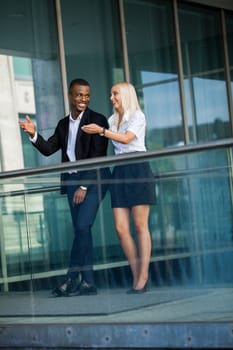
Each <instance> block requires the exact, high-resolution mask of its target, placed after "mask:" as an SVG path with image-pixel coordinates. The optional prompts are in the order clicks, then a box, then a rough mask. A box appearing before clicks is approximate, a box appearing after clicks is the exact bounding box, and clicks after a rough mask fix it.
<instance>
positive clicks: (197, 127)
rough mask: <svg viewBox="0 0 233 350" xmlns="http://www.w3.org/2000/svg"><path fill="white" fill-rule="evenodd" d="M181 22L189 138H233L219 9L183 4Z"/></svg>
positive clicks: (209, 139)
mask: <svg viewBox="0 0 233 350" xmlns="http://www.w3.org/2000/svg"><path fill="white" fill-rule="evenodd" d="M179 21H180V35H181V45H182V58H183V64H184V66H183V69H184V76H185V81H184V86H185V95H186V105H187V118H188V126H189V136H190V141H191V142H194V143H196V142H205V141H212V140H216V139H223V138H228V137H231V131H230V130H231V128H230V121H229V111H228V102H227V93H226V83H225V71H224V59H223V57H224V56H223V39H222V34H221V22H220V12H219V11H218V10H214V9H208V8H207V9H206V8H199V7H196V6H192V5H186V4H180V5H179Z"/></svg>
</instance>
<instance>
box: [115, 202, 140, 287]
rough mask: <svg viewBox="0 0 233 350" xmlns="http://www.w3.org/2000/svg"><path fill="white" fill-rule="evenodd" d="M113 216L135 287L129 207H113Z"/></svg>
mask: <svg viewBox="0 0 233 350" xmlns="http://www.w3.org/2000/svg"><path fill="white" fill-rule="evenodd" d="M113 216H114V221H115V228H116V232H117V235H118V238H119V240H120V243H121V247H122V249H123V252H124V254H125V256H126V257H127V259H128V262H129V265H130V268H131V271H132V274H133V287H135V286H136V285H137V283H138V261H137V250H136V245H135V243H134V240H133V238H132V236H131V232H130V209H129V208H113Z"/></svg>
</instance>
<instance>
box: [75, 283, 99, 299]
mask: <svg viewBox="0 0 233 350" xmlns="http://www.w3.org/2000/svg"><path fill="white" fill-rule="evenodd" d="M96 294H97V288H96V286H94V285H93V284H89V283H87V282H84V281H83V282H81V283H80V285H79V286H78V287H77V288H76V290H75V291H74V292H72V293H70V296H79V295H96Z"/></svg>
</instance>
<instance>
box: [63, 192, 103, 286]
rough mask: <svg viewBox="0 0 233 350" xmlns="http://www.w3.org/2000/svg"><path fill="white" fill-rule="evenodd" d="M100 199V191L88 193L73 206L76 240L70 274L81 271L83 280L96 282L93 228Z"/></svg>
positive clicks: (72, 252)
mask: <svg viewBox="0 0 233 350" xmlns="http://www.w3.org/2000/svg"><path fill="white" fill-rule="evenodd" d="M99 204H100V201H99V196H98V193H95V192H94V193H92V192H90V193H87V195H86V198H85V200H84V202H83V203H81V204H78V205H75V206H72V208H71V210H72V217H73V218H74V220H73V222H74V240H73V245H72V249H71V254H70V265H69V267H70V268H69V272H68V275H70V277H71V278H72V275H75V274H77V272H81V275H82V280H85V281H86V282H87V283H89V284H94V276H93V244H92V233H91V228H92V225H93V223H94V220H95V218H96V214H97V210H98V207H99Z"/></svg>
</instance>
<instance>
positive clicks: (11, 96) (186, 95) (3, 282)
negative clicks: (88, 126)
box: [0, 0, 233, 348]
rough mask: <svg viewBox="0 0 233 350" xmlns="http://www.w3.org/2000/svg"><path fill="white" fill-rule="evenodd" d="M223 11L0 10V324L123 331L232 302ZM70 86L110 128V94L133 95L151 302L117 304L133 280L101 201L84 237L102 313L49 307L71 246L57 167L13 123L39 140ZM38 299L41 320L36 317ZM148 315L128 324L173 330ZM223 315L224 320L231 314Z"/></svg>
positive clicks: (163, 0) (136, 6) (228, 31)
mask: <svg viewBox="0 0 233 350" xmlns="http://www.w3.org/2000/svg"><path fill="white" fill-rule="evenodd" d="M207 2H208V1H207ZM215 2H218V1H217V0H216V1H215ZM229 7H230V8H229ZM229 7H228V8H227V9H225V8H224V7H223V8H222V7H221V1H219V6H216V5H215V6H207V4H206V1H203V4H200V2H199V1H193V2H192V1H182V0H174V1H170V0H153V1H152V0H119V1H118V0H87V1H85V2H84V1H80V0H57V1H51V0H40V1H37V0H20V1H16V0H8V1H7V2H1V3H0V32H1V33H5V34H4V35H2V36H1V38H0V208H1V215H0V249H1V253H0V254H1V255H0V256H1V264H0V290H1V297H2V299H1V300H0V318H1V317H7V316H10V317H12V316H25V317H26V316H28V315H29V316H32V315H33V317H36V316H47V315H49V316H56V317H58V318H59V317H60V316H70V315H74V316H78V317H88V318H86V319H85V318H84V319H79V321H80V322H84V323H85V322H87V320H88V321H90V320H93V319H91V317H92V316H93V315H94V316H98V317H101V316H103V315H107V316H109V315H110V314H111V313H112V314H114V313H115V314H117V313H118V314H119V315H120V314H121V313H122V315H123V318H124V317H125V319H124V320H126V322H127V320H128V319H127V314H124V312H125V311H126V312H128V311H132V310H134V311H135V310H138V308H140V310H141V308H144V307H145V308H146V307H148V308H149V307H150V306H154V305H155V304H156V303H155V301H154V300H155V299H156V300H159V302H161V303H163V302H170V301H171V302H174V301H176V300H187V298H191V299H192V298H194V297H195V296H197V295H198V296H200V294H201V295H202V294H203V293H204V294H205V293H206V290H207V289H208V288H210V287H211V288H218V289H219V290H220V288H221V287H222V286H224V287H225V288H232V284H233V280H232V276H233V275H232V268H231V266H232V263H233V261H232V260H233V254H232V252H233V238H232V227H233V222H232V209H233V208H232V203H233V196H232V145H231V143H230V142H231V139H232V130H233V128H232V121H233V102H232V101H233V86H232V79H233V68H232V67H233V45H232V39H233V38H232V36H233V6H232V5H231V6H229ZM64 67H65V70H63V69H62V68H64ZM77 77H81V78H84V79H87V80H88V81H89V82H90V84H91V103H90V108H91V109H93V110H96V111H98V112H100V113H102V114H104V115H106V117H108V116H110V115H111V114H112V106H111V103H110V99H109V93H110V89H111V86H112V85H113V84H114V83H115V82H118V81H122V80H130V82H132V84H133V85H134V86H135V88H136V90H137V93H138V96H139V100H140V105H141V107H142V109H143V111H144V112H145V115H146V118H147V135H146V143H147V149H148V151H149V152H148V153H147V155H146V156H147V157H148V161H149V162H150V165H151V168H152V170H153V174H154V176H155V180H156V181H155V191H156V196H157V203H156V205H153V206H151V210H150V218H149V227H150V233H151V238H152V256H151V263H150V278H149V282H150V289H151V292H150V294H149V293H148V296H142V298H141V300H135V301H132V299H127V297H125V288H128V287H129V286H131V273H130V270H129V266H128V262H127V260H126V258H125V256H124V254H123V251H122V249H121V246H120V243H119V240H118V238H117V235H116V232H115V228H114V222H113V215H112V209H111V203H110V194H109V193H107V195H106V197H105V198H104V200H103V202H102V203H101V206H100V209H99V211H98V214H97V218H96V220H95V224H94V226H93V243H94V266H95V278H96V283H97V285H98V287H99V288H100V290H101V292H100V296H104V297H103V299H106V300H105V301H106V303H104V302H103V300H101V299H98V300H97V301H96V300H95V299H92V301H91V302H90V303H89V304H88V303H87V302H86V300H84V302H83V305H81V306H80V307H81V309H76V306H75V307H74V305H73V304H72V301H69V300H68V299H72V298H67V300H66V301H65V303H66V304H65V305H66V310H65V311H64V310H62V309H59V307H60V306H59V304H58V301H53V302H52V304H46V302H45V300H47V299H48V298H47V296H48V291H49V292H50V290H51V288H52V287H53V286H54V285H55V284H56V283H57V282H60V281H61V280H63V277H64V275H65V273H66V271H67V266H68V260H69V254H70V248H71V243H72V239H73V232H72V224H71V217H70V212H69V208H68V203H67V200H66V198H65V196H64V195H61V194H60V175H61V172H62V170H60V166H61V164H60V162H61V161H60V154H59V153H56V154H55V155H53V156H51V157H44V156H42V155H41V154H40V153H39V152H37V151H36V149H35V148H34V147H32V145H31V143H30V141H29V140H28V136H27V135H26V134H24V133H23V132H22V131H21V130H20V128H19V126H18V120H19V119H24V118H25V116H26V115H30V117H31V118H32V120H33V121H34V122H35V123H36V125H37V129H38V131H39V133H41V134H42V135H43V136H44V137H45V138H48V137H49V136H50V135H51V134H52V133H53V131H54V128H55V127H56V125H57V123H58V121H59V120H60V119H61V118H63V117H64V116H65V115H66V114H68V110H67V107H66V106H67V104H68V99H67V85H68V84H69V82H70V81H71V80H72V79H74V78H77ZM6 135H7V137H6ZM198 146H201V147H200V149H198V148H197V149H195V147H198ZM192 147H193V148H192ZM166 151H167V153H166ZM160 152H162V153H160ZM163 152H165V153H164V154H163ZM112 153H113V152H112V147H111V144H110V145H109V149H108V155H109V157H107V159H110V160H109V166H110V168H112V167H114V166H115V165H116V164H117V162H118V161H117V159H116V157H115V158H114V156H113V155H112ZM141 160H142V159H139V160H138V161H141ZM134 161H135V162H136V161H137V160H136V158H135V160H132V159H130V160H123V163H124V162H126V163H133V162H134ZM104 164H105V163H104V162H103V163H101V162H100V164H98V169H100V168H101V167H104V166H105V165H104ZM50 167H54V168H53V170H51V168H50ZM31 170H33V171H32V173H31V172H30V171H31ZM83 170H84V168H82V167H80V170H79V171H83ZM27 171H29V172H28V173H27ZM21 173H23V175H22V176H21V175H20V174H21ZM28 174H29V175H28ZM100 181H101V179H100ZM132 231H134V230H133V226H132ZM19 291H20V292H25V293H28V292H30V296H31V299H30V301H31V303H29V304H27V300H26V297H25V300H23V301H22V305H24V307H25V309H23V307H21V306H20V307H19V309H17V308H15V307H14V306H13V305H14V304H12V307H8V308H7V307H5V304H6V305H8V306H9V300H7V301H6V302H5V300H6V299H4V298H6V296H8V295H9V294H11V293H9V292H12V293H14V292H19ZM208 292H209V290H208ZM37 293H42V294H37ZM159 293H161V294H159ZM185 293H186V294H185ZM12 295H13V294H12ZM25 295H27V296H28V294H25ZM205 295H206V294H205ZM22 296H23V294H22ZM225 297H226V301H228V302H229V300H231V299H230V297H229V298H228V296H226V294H225ZM38 298H39V303H40V306H41V309H40V307H38V306H37V305H35V303H36V302H37V301H38ZM114 298H115V299H114ZM191 299H190V300H191ZM207 299H208V297H207ZM223 299H224V297H223ZM215 302H216V300H215ZM7 303H8V304H7ZM12 303H13V298H12ZM190 303H191V301H190ZM80 304H82V303H80ZM229 304H231V303H230V302H229ZM232 304H233V303H232ZM156 305H157V304H156ZM84 306H85V307H86V309H85V310H84ZM56 307H57V308H58V309H57V310H58V311H56V310H55V308H56ZM82 307H83V309H82ZM156 307H158V305H157V306H156ZM224 308H225V310H226V305H225V306H224V307H223V309H224ZM184 309H185V306H183V310H184ZM190 309H192V305H191V306H190ZM1 310H2V311H1ZM158 311H159V310H158ZM179 311H180V310H179ZM200 312H201V313H200V314H199V315H198V316H199V319H198V316H197V315H195V313H191V316H190V315H189V317H188V316H187V315H185V314H184V315H183V319H182V320H184V321H185V322H189V321H197V320H199V321H206V320H207V319H208V317H209V319H210V320H211V321H217V320H219V318H218V316H219V315H217V314H212V316H211V311H209V313H207V314H205V312H204V311H203V312H202V310H201V311H200ZM221 312H222V309H221V310H220V314H221ZM148 315H149V314H147V313H144V312H140V313H138V314H136V313H135V314H134V318H133V321H135V322H147V321H148V322H153V321H154V322H160V321H161V322H163V321H168V320H172V322H176V320H175V319H174V317H173V316H172V314H169V316H167V315H168V314H166V315H165V314H164V315H163V311H162V310H160V312H159V313H158V314H157V313H156V314H153V317H152V316H148ZM229 315H230V316H229V319H230V320H232V319H233V316H232V315H233V310H230V311H229ZM186 316H187V317H186ZM132 317H133V316H132ZM150 317H151V318H150ZM211 317H212V318H211ZM108 320H109V322H113V323H114V322H121V321H122V318H120V316H119V317H118V318H117V317H116V318H114V319H113V318H107V321H108ZM129 320H130V318H129ZM131 320H132V319H131ZM178 321H179V318H178ZM165 338H166V337H165ZM106 341H107V340H106ZM105 345H106V344H105ZM117 345H118V348H120V346H119V345H120V343H118V344H117ZM115 347H116V348H117V346H115ZM123 347H124V346H122V348H123ZM197 347H198V346H197Z"/></svg>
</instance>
